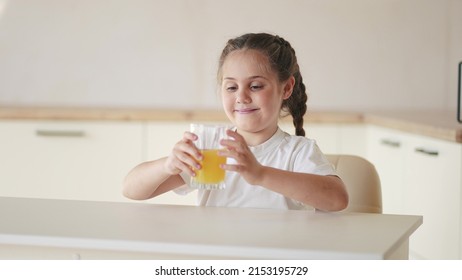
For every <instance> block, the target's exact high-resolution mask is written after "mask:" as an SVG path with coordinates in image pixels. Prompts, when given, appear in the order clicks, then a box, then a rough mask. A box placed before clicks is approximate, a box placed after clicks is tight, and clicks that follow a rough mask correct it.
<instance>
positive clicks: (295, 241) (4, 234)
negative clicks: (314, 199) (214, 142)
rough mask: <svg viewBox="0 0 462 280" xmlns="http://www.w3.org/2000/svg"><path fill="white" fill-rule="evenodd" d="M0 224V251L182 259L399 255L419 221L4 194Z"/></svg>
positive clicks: (407, 217)
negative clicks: (89, 252) (23, 248)
mask: <svg viewBox="0 0 462 280" xmlns="http://www.w3.org/2000/svg"><path fill="white" fill-rule="evenodd" d="M0 220H1V221H2V222H1V223H0V247H1V245H8V246H15V245H16V246H40V247H42V248H47V247H51V248H57V247H58V248H75V250H76V252H78V250H79V249H86V250H105V251H116V252H121V251H126V252H131V253H133V252H139V253H144V254H147V253H149V254H153V256H155V254H163V255H164V256H165V254H170V255H172V256H173V255H176V256H180V257H181V258H186V259H189V258H208V259H211V258H224V259H229V258H240V259H388V258H395V257H404V258H405V257H407V254H406V252H407V247H408V239H409V236H410V235H411V234H412V233H413V232H414V231H415V230H417V229H418V227H419V226H420V225H421V224H422V217H421V216H411V215H385V214H367V213H346V212H339V213H325V212H318V211H297V210H275V209H251V208H219V207H198V206H179V205H155V204H143V203H126V202H94V201H73V200H51V199H31V198H7V197H1V198H0ZM403 250H404V252H403ZM397 251H399V252H397ZM5 254H7V252H3V257H5ZM403 254H404V255H403ZM0 255H1V254H0ZM6 257H8V256H6ZM153 258H155V257H153Z"/></svg>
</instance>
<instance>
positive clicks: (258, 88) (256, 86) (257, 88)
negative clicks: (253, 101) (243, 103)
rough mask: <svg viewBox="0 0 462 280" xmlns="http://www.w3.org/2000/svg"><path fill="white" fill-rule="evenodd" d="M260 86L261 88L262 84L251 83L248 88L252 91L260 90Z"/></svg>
mask: <svg viewBox="0 0 462 280" xmlns="http://www.w3.org/2000/svg"><path fill="white" fill-rule="evenodd" d="M262 88H263V86H262V85H251V86H250V89H251V90H252V91H255V90H260V89H262Z"/></svg>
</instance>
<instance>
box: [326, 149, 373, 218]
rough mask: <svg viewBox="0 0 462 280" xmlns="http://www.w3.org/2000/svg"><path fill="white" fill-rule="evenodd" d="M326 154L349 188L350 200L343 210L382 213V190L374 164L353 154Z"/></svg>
mask: <svg viewBox="0 0 462 280" xmlns="http://www.w3.org/2000/svg"><path fill="white" fill-rule="evenodd" d="M326 156H327V159H328V160H329V161H330V162H331V163H332V165H333V166H334V167H335V170H336V171H337V174H338V175H339V177H340V178H342V180H343V182H344V183H345V185H346V187H347V190H348V195H349V198H350V201H349V204H348V207H347V208H346V209H345V210H343V211H346V212H363V213H382V190H381V185H380V178H379V175H378V173H377V170H376V169H375V167H374V165H373V164H372V163H371V162H369V161H368V160H366V159H364V158H362V157H358V156H353V155H333V154H331V155H326Z"/></svg>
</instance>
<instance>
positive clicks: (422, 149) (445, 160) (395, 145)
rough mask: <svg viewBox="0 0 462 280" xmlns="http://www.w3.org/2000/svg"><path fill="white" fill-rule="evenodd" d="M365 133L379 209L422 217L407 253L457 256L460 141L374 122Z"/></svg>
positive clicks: (461, 181) (424, 256) (461, 166)
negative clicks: (379, 193) (375, 176)
mask: <svg viewBox="0 0 462 280" xmlns="http://www.w3.org/2000/svg"><path fill="white" fill-rule="evenodd" d="M368 133H369V135H368V142H369V145H368V149H369V153H368V155H369V160H370V161H371V162H372V163H374V165H375V166H376V168H377V170H378V173H379V176H380V179H381V182H382V194H383V205H384V208H383V209H384V213H394V214H415V215H423V217H424V222H423V225H422V227H421V228H420V229H419V230H418V231H417V232H416V234H415V235H414V236H413V237H412V238H411V240H410V253H411V254H412V256H413V257H414V258H422V259H459V258H461V256H462V255H461V253H462V252H461V237H462V232H461V228H460V227H461V218H462V216H461V214H462V213H461V188H462V179H461V170H462V144H460V143H455V142H449V141H444V140H438V139H435V138H430V137H426V136H420V135H415V134H411V133H406V132H402V131H397V130H393V129H387V128H380V127H375V126H370V127H369V131H368Z"/></svg>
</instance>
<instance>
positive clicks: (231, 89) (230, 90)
mask: <svg viewBox="0 0 462 280" xmlns="http://www.w3.org/2000/svg"><path fill="white" fill-rule="evenodd" d="M225 89H226V91H229V92H233V91H236V89H237V87H236V86H226V87H225Z"/></svg>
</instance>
